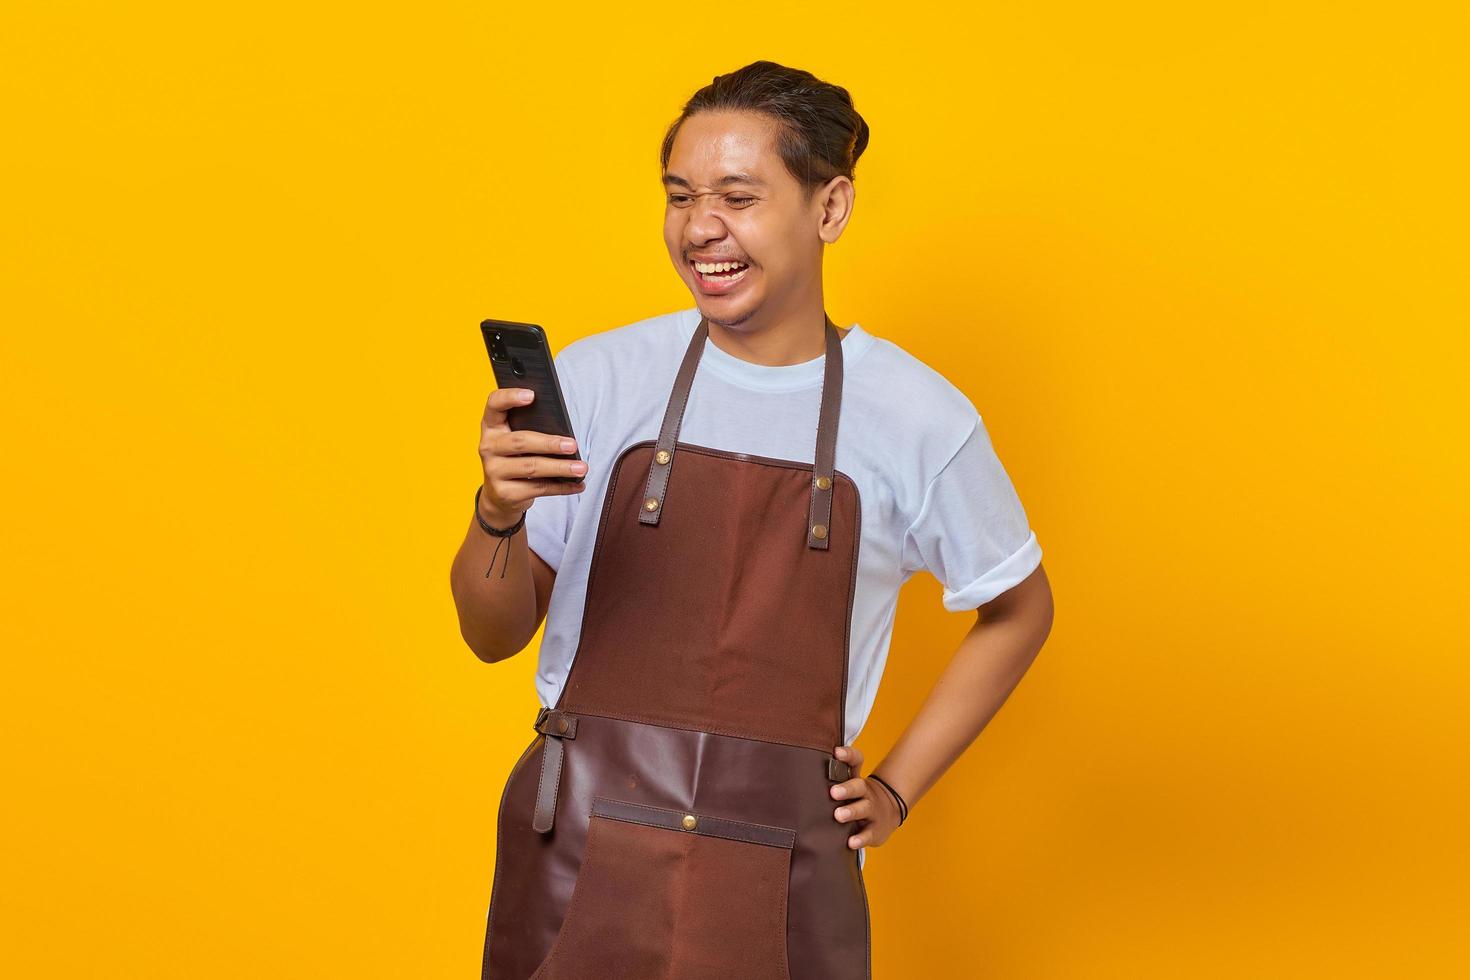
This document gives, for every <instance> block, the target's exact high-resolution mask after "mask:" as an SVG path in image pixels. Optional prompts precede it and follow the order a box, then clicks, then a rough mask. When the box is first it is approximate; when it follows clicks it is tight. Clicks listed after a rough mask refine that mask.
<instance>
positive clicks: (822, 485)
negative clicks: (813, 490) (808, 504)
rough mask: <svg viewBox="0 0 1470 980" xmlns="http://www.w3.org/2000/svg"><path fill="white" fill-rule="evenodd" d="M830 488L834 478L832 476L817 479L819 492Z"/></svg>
mask: <svg viewBox="0 0 1470 980" xmlns="http://www.w3.org/2000/svg"><path fill="white" fill-rule="evenodd" d="M830 486H832V478H831V477H830V476H819V477H817V489H818V490H826V489H827V488H828V487H830Z"/></svg>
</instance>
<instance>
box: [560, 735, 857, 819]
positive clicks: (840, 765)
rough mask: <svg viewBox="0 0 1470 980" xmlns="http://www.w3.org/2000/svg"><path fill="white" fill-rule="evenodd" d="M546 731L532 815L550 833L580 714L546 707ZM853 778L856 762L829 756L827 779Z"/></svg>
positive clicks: (837, 781) (836, 781)
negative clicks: (564, 765)
mask: <svg viewBox="0 0 1470 980" xmlns="http://www.w3.org/2000/svg"><path fill="white" fill-rule="evenodd" d="M532 727H534V728H535V729H536V731H538V732H540V733H541V734H542V735H545V736H546V738H545V739H544V740H543V741H544V742H545V745H544V746H543V750H542V754H541V778H540V781H539V782H538V783H537V784H536V808H535V811H534V813H533V814H532V816H531V829H533V830H535V831H536V832H537V833H539V834H545V833H550V832H551V828H552V827H553V826H554V825H555V824H556V796H557V790H558V789H560V788H561V765H562V757H563V753H564V752H565V751H566V750H565V748H564V747H563V746H562V740H563V739H568V738H576V737H577V716H576V715H573V714H569V713H568V712H565V711H562V710H560V709H557V708H545V707H543V708H542V709H541V710H540V711H539V712H537V713H536V722H535V724H534V725H533V726H532ZM851 778H852V766H851V765H850V764H849V763H846V762H843V761H842V760H841V759H839V758H837V757H836V756H835V755H828V756H827V779H829V780H830V781H832V782H834V783H840V782H842V781H843V780H846V779H851Z"/></svg>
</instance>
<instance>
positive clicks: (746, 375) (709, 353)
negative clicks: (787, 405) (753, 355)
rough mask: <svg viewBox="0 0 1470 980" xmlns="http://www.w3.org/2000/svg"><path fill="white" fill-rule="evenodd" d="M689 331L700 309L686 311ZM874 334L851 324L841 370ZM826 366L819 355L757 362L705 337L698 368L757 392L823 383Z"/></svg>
mask: <svg viewBox="0 0 1470 980" xmlns="http://www.w3.org/2000/svg"><path fill="white" fill-rule="evenodd" d="M685 320H686V325H687V327H688V334H687V335H693V333H694V330H695V328H696V327H698V326H699V309H698V307H695V308H694V309H691V310H686V311H685ZM872 341H873V335H872V334H870V333H868V332H867V331H866V330H864V329H863V328H862V324H859V323H854V324H852V328H851V329H850V330H848V332H847V335H846V336H845V337H843V339H842V366H843V369H844V371H845V370H846V368H847V367H848V365H850V364H852V363H853V362H855V361H856V360H857V358H858V357H859V356H860V355H862V354H863V353H864V352H865V351H866V350H867V349H868V347H869V346H870V345H871V344H872ZM826 365H827V355H826V354H825V353H822V354H818V355H817V356H816V357H814V358H812V359H811V360H809V361H802V362H801V363H799V364H756V363H754V362H752V361H747V360H744V359H742V358H739V357H736V356H735V355H734V354H730V353H728V352H726V351H724V350H722V349H721V348H719V347H717V346H715V342H714V341H713V340H711V339H709V338H708V337H706V338H705V341H704V354H703V355H702V356H701V357H700V359H699V368H700V370H705V369H706V368H707V369H708V370H709V372H710V373H711V374H715V375H718V376H719V377H721V378H723V379H724V380H726V381H729V382H730V383H732V384H736V385H740V386H741V387H743V388H753V389H755V390H758V391H797V390H800V389H802V388H808V387H812V386H815V385H820V384H821V383H822V375H823V372H824V370H825V369H826Z"/></svg>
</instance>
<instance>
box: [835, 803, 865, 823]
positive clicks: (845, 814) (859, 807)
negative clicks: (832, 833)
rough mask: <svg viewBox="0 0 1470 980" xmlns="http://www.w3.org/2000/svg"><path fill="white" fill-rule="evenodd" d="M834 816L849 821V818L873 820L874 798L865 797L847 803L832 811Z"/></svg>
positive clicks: (844, 821)
mask: <svg viewBox="0 0 1470 980" xmlns="http://www.w3.org/2000/svg"><path fill="white" fill-rule="evenodd" d="M832 817H833V819H835V820H840V821H841V822H842V823H847V822H848V821H849V820H871V819H873V800H872V798H871V797H863V798H862V799H860V800H857V801H856V802H853V803H845V804H843V805H842V806H840V807H838V808H837V809H835V810H833V811H832Z"/></svg>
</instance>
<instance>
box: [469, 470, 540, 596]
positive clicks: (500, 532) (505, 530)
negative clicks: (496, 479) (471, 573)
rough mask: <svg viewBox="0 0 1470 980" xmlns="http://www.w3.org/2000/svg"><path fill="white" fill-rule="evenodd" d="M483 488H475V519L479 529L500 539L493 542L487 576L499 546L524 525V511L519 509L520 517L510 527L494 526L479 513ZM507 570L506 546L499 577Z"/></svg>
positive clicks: (508, 556) (492, 568) (508, 564)
mask: <svg viewBox="0 0 1470 980" xmlns="http://www.w3.org/2000/svg"><path fill="white" fill-rule="evenodd" d="M483 489H485V488H484V487H483V486H478V487H476V488H475V520H477V521H479V522H480V530H482V531H484V532H485V533H486V534H490V535H494V536H495V537H497V538H499V539H500V540H499V541H497V542H495V551H494V552H493V553H491V555H490V567H489V568H487V569H485V577H486V578H489V577H490V572H491V571H493V570H494V568H495V558H496V556H497V555H499V554H500V546H501V545H503V544H505V539H506V538H509V537H510V536H511V535H512V534H515V533H516V532H517V531H519V530H520V529H521V528H523V527H525V526H526V511H525V510H523V511H521V516H520V518H519V519H518V520H517V521H516V522H515V523H514V524H512V525H511V526H510V527H495V526H494V525H492V524H491V523H490V522H489V521H487V520H485V518H484V515H482V514H481V513H480V491H481V490H483ZM526 510H530V508H529V507H527V508H526ZM509 570H510V549H509V548H507V549H505V561H504V562H502V563H501V565H500V577H501V578H505V573H506V572H507V571H509Z"/></svg>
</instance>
